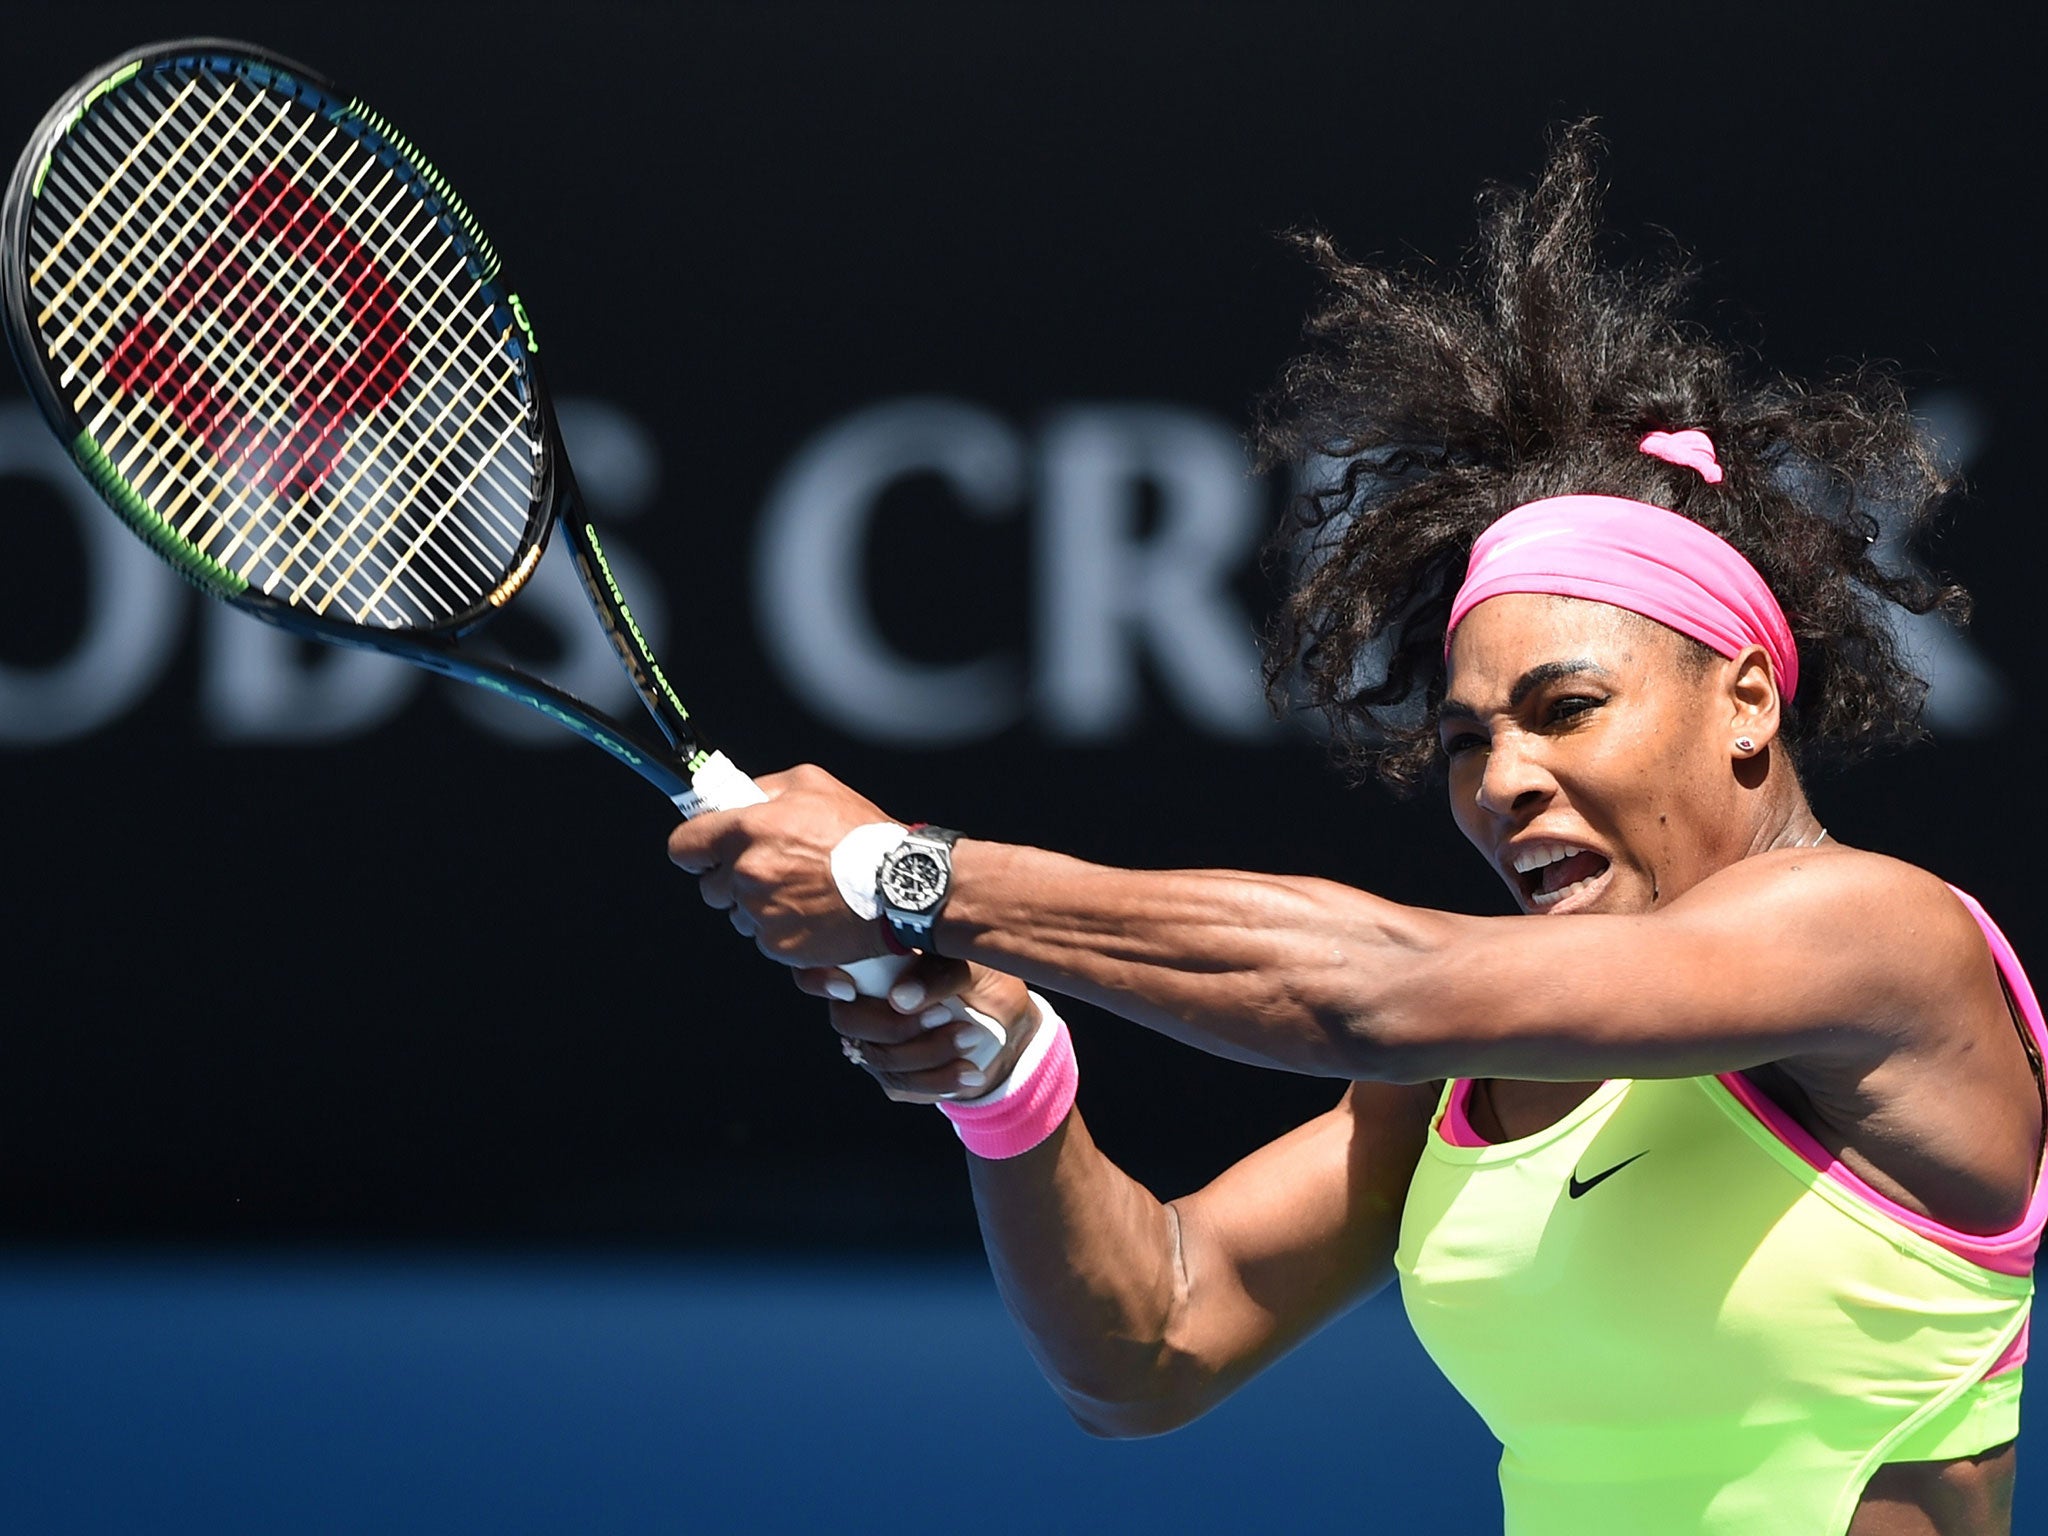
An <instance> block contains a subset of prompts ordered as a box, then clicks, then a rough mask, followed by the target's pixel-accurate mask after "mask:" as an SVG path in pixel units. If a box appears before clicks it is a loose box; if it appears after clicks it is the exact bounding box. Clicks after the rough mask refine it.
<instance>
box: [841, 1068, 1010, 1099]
mask: <svg viewBox="0 0 2048 1536" xmlns="http://www.w3.org/2000/svg"><path fill="white" fill-rule="evenodd" d="M868 1070H869V1071H870V1072H874V1071H875V1068H874V1065H873V1063H870V1064H869V1066H868ZM875 1076H876V1080H877V1081H878V1082H880V1083H881V1085H882V1088H883V1091H885V1092H886V1093H887V1094H888V1095H889V1097H890V1098H892V1099H898V1098H899V1096H901V1101H903V1102H917V1103H931V1102H933V1101H935V1100H939V1099H962V1098H972V1097H973V1096H974V1095H976V1094H978V1093H980V1092H981V1091H982V1089H983V1087H984V1086H985V1084H986V1079H985V1078H984V1077H983V1076H982V1074H981V1073H980V1072H977V1071H975V1070H974V1069H973V1068H972V1067H963V1066H962V1065H960V1064H958V1063H953V1064H950V1065H947V1066H943V1067H933V1068H930V1069H929V1070H927V1071H923V1072H876V1073H875Z"/></svg>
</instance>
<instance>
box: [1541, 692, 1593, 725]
mask: <svg viewBox="0 0 2048 1536" xmlns="http://www.w3.org/2000/svg"><path fill="white" fill-rule="evenodd" d="M1606 702H1607V701H1606V700H1605V699H1601V698H1595V697H1594V696H1592V695H1591V694H1585V693H1567V694H1564V695H1562V696H1560V697H1558V698H1555V699H1552V700H1551V701H1550V709H1549V711H1548V713H1549V717H1550V721H1551V723H1552V724H1553V725H1561V724H1563V723H1564V722H1566V721H1568V720H1572V719H1574V718H1576V717H1577V716H1579V715H1583V714H1586V713H1587V712H1589V711H1591V710H1595V709H1598V708H1599V707H1600V706H1601V705H1602V704H1605V703H1606Z"/></svg>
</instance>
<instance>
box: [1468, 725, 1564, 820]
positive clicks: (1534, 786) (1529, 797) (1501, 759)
mask: <svg viewBox="0 0 2048 1536" xmlns="http://www.w3.org/2000/svg"><path fill="white" fill-rule="evenodd" d="M1552 787H1553V785H1552V782H1551V778H1550V774H1549V772H1548V770H1547V769H1545V768H1544V766H1543V763H1542V761H1541V760H1540V758H1539V756H1538V755H1537V754H1536V753H1534V752H1531V751H1530V750H1529V744H1528V742H1527V741H1526V740H1525V739H1524V737H1523V735H1522V733H1521V732H1519V731H1496V732H1495V733H1494V737H1493V741H1492V742H1491V744H1490V746H1489V749H1488V751H1487V754H1486V766H1485V767H1484V768H1483V769H1482V770H1481V771H1480V774H1479V789H1478V791H1477V793H1476V794H1475V795H1474V796H1473V799H1474V801H1475V802H1476V803H1477V804H1478V806H1479V808H1480V809H1481V810H1483V811H1485V812H1487V813H1488V814H1489V815H1493V816H1508V815H1511V814H1513V813H1515V812H1517V811H1520V810H1523V809H1525V808H1526V807H1527V806H1529V805H1530V804H1532V803H1533V802H1534V801H1535V800H1536V799H1539V798H1541V797H1542V796H1543V795H1545V794H1548V793H1549V792H1550V790H1551V789H1552Z"/></svg>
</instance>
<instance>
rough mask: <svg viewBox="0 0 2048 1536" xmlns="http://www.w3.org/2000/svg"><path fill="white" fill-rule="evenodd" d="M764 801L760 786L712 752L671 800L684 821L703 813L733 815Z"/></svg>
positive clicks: (725, 757) (724, 758)
mask: <svg viewBox="0 0 2048 1536" xmlns="http://www.w3.org/2000/svg"><path fill="white" fill-rule="evenodd" d="M767 799H768V797H767V796H766V795H764V794H762V793H761V786H760V785H758V784H756V783H755V782H754V781H753V780H752V779H750V778H748V777H747V776H746V775H745V774H744V773H741V772H740V771H739V769H737V768H735V767H733V765H732V759H731V758H729V757H727V756H726V755H725V754H724V753H723V752H714V753H712V754H711V756H709V757H708V758H706V759H705V760H704V763H703V766H702V767H700V768H699V769H698V770H697V771H696V772H695V773H693V774H691V775H690V787H689V788H688V789H687V790H685V791H684V792H683V793H682V794H680V795H677V796H676V797H675V803H676V809H677V810H679V811H681V812H682V813H683V819H684V820H685V821H688V820H689V819H690V818H691V817H692V816H699V815H702V814H703V813H704V812H705V811H736V810H738V809H739V808H740V807H741V806H743V805H761V804H764V803H765V802H766V801H767Z"/></svg>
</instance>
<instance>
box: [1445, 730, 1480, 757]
mask: <svg viewBox="0 0 2048 1536" xmlns="http://www.w3.org/2000/svg"><path fill="white" fill-rule="evenodd" d="M1485 745H1486V738H1485V737H1484V736H1481V735H1479V734H1478V733H1477V732H1474V731H1458V732H1456V733H1454V734H1453V735H1450V736H1446V737H1445V738H1444V755H1445V756H1447V757H1457V756H1458V755H1460V754H1461V753H1465V752H1472V751H1476V750H1477V749H1478V748H1480V747H1483V746H1485Z"/></svg>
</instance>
